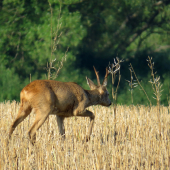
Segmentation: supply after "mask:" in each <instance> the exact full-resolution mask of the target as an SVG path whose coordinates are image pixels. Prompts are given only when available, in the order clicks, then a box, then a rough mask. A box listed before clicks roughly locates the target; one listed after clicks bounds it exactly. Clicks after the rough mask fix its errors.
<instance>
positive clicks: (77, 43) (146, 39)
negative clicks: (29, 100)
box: [0, 0, 170, 105]
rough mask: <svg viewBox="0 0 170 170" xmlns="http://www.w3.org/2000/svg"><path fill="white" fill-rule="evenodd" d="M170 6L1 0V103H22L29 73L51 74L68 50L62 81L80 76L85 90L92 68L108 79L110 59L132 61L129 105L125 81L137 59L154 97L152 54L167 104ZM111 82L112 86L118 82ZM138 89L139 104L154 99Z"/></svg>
mask: <svg viewBox="0 0 170 170" xmlns="http://www.w3.org/2000/svg"><path fill="white" fill-rule="evenodd" d="M169 7H170V2H169V1H167V0H162V1H157V0H153V1H146V0H132V1H127V0H115V1H110V0H105V1H104V0H93V1H90V0H81V1H79V0H63V1H61V0H49V1H47V0H41V1H40V0H34V1H33V0H20V1H19V0H2V1H1V2H0V25H1V27H0V36H1V39H0V67H1V68H0V70H1V73H0V84H1V86H0V89H1V97H0V101H3V100H13V99H16V100H18V99H19V91H20V90H21V89H22V88H23V87H24V86H25V85H26V84H27V83H29V78H30V74H31V77H32V81H33V80H35V79H44V78H47V71H46V66H47V62H51V61H53V60H55V62H54V65H53V66H54V67H56V68H58V67H59V65H60V64H59V62H60V61H61V59H62V58H63V56H65V53H66V51H67V48H68V47H69V50H68V52H67V53H66V55H67V57H66V62H65V63H64V66H63V68H62V69H61V71H60V72H59V75H58V77H57V80H61V81H75V82H77V83H78V84H80V85H82V86H83V87H84V88H88V86H87V85H86V79H85V76H88V77H89V78H91V79H94V80H95V79H96V78H95V74H94V71H93V65H95V67H96V68H97V70H99V71H100V77H101V80H102V78H103V76H104V74H105V67H106V66H107V65H108V63H109V61H110V62H112V61H113V58H115V57H116V56H118V57H119V58H120V59H121V58H123V59H124V60H125V62H124V63H122V67H121V76H122V77H121V82H120V88H119V91H118V103H122V104H125V103H126V104H131V103H130V102H131V100H130V96H131V95H130V92H129V91H128V89H129V87H128V83H127V82H126V81H125V80H129V77H130V73H129V69H128V65H129V64H130V63H132V65H133V67H134V70H135V72H136V74H137V76H138V78H139V80H140V81H142V83H141V84H142V85H143V87H144V89H145V90H146V92H147V94H148V96H149V98H150V100H152V96H153V91H152V87H151V85H150V84H149V83H148V81H149V80H150V72H149V68H148V67H147V62H146V59H147V57H148V56H152V57H153V61H154V62H155V71H158V75H160V78H161V81H162V84H163V87H162V89H163V92H162V96H161V102H162V104H165V105H167V104H168V102H167V94H169V93H168V88H169V83H170V82H169V72H170V67H169V65H170V55H169V51H170V46H169V44H170V37H169V30H170V26H169V24H168V23H169V15H170V10H169V9H170V8H169ZM95 81H96V80H95ZM109 81H110V79H109ZM8 87H9V88H8ZM108 87H109V91H111V81H110V83H109V82H108ZM139 88H140V87H137V88H135V89H134V91H133V97H134V104H139V103H140V104H148V103H147V100H146V97H145V96H144V94H143V93H142V91H140V90H139ZM152 102H153V104H154V102H155V101H154V100H152Z"/></svg>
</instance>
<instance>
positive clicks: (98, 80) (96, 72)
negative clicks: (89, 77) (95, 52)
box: [93, 66, 100, 86]
mask: <svg viewBox="0 0 170 170" xmlns="http://www.w3.org/2000/svg"><path fill="white" fill-rule="evenodd" d="M93 68H94V71H95V74H96V77H97V83H98V85H99V86H100V79H99V74H98V71H96V69H95V67H94V66H93Z"/></svg>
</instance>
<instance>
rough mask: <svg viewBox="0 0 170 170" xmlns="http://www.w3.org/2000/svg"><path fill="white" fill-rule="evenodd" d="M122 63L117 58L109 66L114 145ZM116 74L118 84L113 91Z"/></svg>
mask: <svg viewBox="0 0 170 170" xmlns="http://www.w3.org/2000/svg"><path fill="white" fill-rule="evenodd" d="M121 62H123V60H120V59H119V58H118V57H116V59H114V63H112V64H109V73H111V75H112V98H113V105H114V144H116V135H117V131H116V107H117V92H118V88H119V83H120V79H121V74H120V63H121ZM117 72H118V82H117V86H116V90H114V84H115V80H116V74H117Z"/></svg>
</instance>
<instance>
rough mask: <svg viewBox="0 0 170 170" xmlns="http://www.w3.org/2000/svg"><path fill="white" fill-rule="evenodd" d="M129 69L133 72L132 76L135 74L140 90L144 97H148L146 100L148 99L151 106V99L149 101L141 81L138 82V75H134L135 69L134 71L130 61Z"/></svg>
mask: <svg viewBox="0 0 170 170" xmlns="http://www.w3.org/2000/svg"><path fill="white" fill-rule="evenodd" d="M130 70H131V72H133V74H134V76H135V78H136V81H137V82H138V85H139V86H140V87H141V90H142V91H143V92H144V94H145V96H146V98H147V99H148V101H149V103H150V107H151V106H152V103H151V101H150V99H149V97H148V95H147V93H146V91H145V90H144V88H143V86H142V85H141V83H140V82H139V80H138V77H137V76H136V73H135V71H134V69H133V67H132V64H131V63H130Z"/></svg>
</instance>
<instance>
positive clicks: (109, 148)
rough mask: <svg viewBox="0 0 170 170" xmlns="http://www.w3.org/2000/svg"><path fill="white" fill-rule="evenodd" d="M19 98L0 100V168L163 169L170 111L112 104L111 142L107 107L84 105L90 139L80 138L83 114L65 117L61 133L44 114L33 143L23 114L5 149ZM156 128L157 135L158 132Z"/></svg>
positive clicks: (168, 156)
mask: <svg viewBox="0 0 170 170" xmlns="http://www.w3.org/2000/svg"><path fill="white" fill-rule="evenodd" d="M18 109H19V104H18V103H16V102H15V101H13V102H12V103H10V102H6V103H0V169H2V170H7V169H9V170H11V169H23V170H25V169H26V170H28V169H31V170H32V169H36V170H39V169H44V170H48V169H52V170H54V169H57V170H67V169H68V170H72V169H73V170H76V169H77V170H84V169H88V170H89V169H96V170H103V169H106V170H110V169H111V170H112V169H161V170H162V169H163V170H164V169H165V170H166V169H167V170H168V169H169V168H170V114H169V112H168V108H167V107H163V106H162V107H161V108H160V121H158V117H157V108H156V107H151V108H149V107H146V106H117V115H116V132H117V135H116V142H115V141H114V134H115V129H114V127H115V126H114V116H113V115H114V114H113V107H109V108H106V107H101V106H95V107H90V108H89V110H91V111H93V112H94V113H95V123H94V127H93V132H92V136H91V140H90V141H89V142H87V143H83V142H82V140H83V139H84V137H85V135H86V134H87V131H88V126H89V122H90V121H89V118H81V117H79V118H75V117H72V118H66V119H65V121H64V124H65V130H66V139H65V140H62V139H61V136H60V135H59V132H58V127H57V121H56V118H55V116H50V117H49V120H47V121H46V122H45V123H44V124H43V126H42V127H41V128H40V129H39V131H38V133H37V142H36V145H35V146H34V147H33V146H32V145H31V144H30V142H29V139H28V135H27V132H28V130H29V128H30V127H31V125H32V123H33V121H34V115H33V114H31V115H30V116H28V117H27V118H26V119H25V120H24V121H23V122H22V123H21V124H20V125H19V126H17V128H16V129H15V131H14V133H13V135H12V139H11V141H10V143H9V146H8V149H7V147H6V139H7V136H8V131H9V127H10V125H11V123H12V122H13V120H14V119H15V117H16V116H17V113H18ZM160 129H161V135H160Z"/></svg>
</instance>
